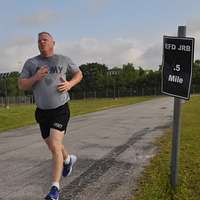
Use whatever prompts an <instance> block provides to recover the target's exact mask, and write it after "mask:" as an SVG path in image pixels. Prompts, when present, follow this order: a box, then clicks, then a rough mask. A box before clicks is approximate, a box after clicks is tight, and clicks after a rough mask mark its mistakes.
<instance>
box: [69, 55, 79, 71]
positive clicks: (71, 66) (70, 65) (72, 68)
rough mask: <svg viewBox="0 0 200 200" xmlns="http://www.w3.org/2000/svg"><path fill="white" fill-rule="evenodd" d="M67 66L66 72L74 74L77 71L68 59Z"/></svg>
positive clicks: (76, 67) (75, 66)
mask: <svg viewBox="0 0 200 200" xmlns="http://www.w3.org/2000/svg"><path fill="white" fill-rule="evenodd" d="M67 65H68V68H67V71H68V72H69V73H70V74H74V73H76V72H77V71H79V67H78V66H77V65H76V64H74V62H73V61H72V60H71V59H70V58H68V57H67Z"/></svg>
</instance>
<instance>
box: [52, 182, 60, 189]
mask: <svg viewBox="0 0 200 200" xmlns="http://www.w3.org/2000/svg"><path fill="white" fill-rule="evenodd" d="M51 186H56V187H57V188H58V189H60V184H59V183H58V182H53V183H52V185H51Z"/></svg>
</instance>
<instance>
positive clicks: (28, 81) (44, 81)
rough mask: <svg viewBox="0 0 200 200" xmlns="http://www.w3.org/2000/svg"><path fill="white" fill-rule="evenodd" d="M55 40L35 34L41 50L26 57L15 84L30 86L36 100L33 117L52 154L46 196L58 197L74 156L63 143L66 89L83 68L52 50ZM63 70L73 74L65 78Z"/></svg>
mask: <svg viewBox="0 0 200 200" xmlns="http://www.w3.org/2000/svg"><path fill="white" fill-rule="evenodd" d="M54 46H55V41H54V39H53V37H52V35H51V34H50V33H48V32H41V33H39V34H38V48H39V51H40V54H39V55H38V56H35V57H33V58H30V59H28V60H27V61H26V62H25V64H24V66H23V69H22V72H21V75H20V78H19V81H18V84H19V88H20V89H22V90H32V91H33V94H34V98H35V102H36V106H37V108H36V111H35V118H36V121H37V122H38V123H39V126H40V131H41V136H42V138H43V139H44V141H45V143H46V144H47V146H48V148H49V150H50V151H51V154H52V163H53V170H52V185H51V188H50V191H49V193H48V194H47V196H46V197H45V199H49V200H58V199H59V191H60V186H59V182H60V179H61V176H62V175H63V176H64V177H66V176H69V174H70V173H71V171H72V167H73V165H74V163H75V162H76V160H77V157H76V156H75V155H70V154H69V153H68V152H67V151H66V150H65V147H64V145H63V139H64V135H65V133H66V128H67V124H68V121H69V117H70V110H69V106H68V101H69V99H70V98H69V94H68V91H69V90H70V89H71V88H72V87H74V86H75V85H76V84H78V83H79V82H80V81H81V79H82V72H81V71H80V69H79V67H78V66H76V65H75V64H74V63H73V62H72V60H71V59H70V58H69V57H66V56H63V55H57V54H54ZM66 74H70V75H72V78H71V80H69V81H67V80H66Z"/></svg>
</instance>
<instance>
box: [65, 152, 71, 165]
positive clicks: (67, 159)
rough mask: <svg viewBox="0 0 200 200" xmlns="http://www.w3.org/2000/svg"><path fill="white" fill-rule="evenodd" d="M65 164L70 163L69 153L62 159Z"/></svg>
mask: <svg viewBox="0 0 200 200" xmlns="http://www.w3.org/2000/svg"><path fill="white" fill-rule="evenodd" d="M64 163H65V164H69V163H70V155H69V154H68V156H67V158H66V159H65V161H64Z"/></svg>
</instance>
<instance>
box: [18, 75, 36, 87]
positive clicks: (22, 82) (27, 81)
mask: <svg viewBox="0 0 200 200" xmlns="http://www.w3.org/2000/svg"><path fill="white" fill-rule="evenodd" d="M36 82H37V79H36V76H35V75H34V76H32V77H30V78H19V80H18V86H19V89H20V90H31V89H32V86H33V85H34V84H35V83H36Z"/></svg>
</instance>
